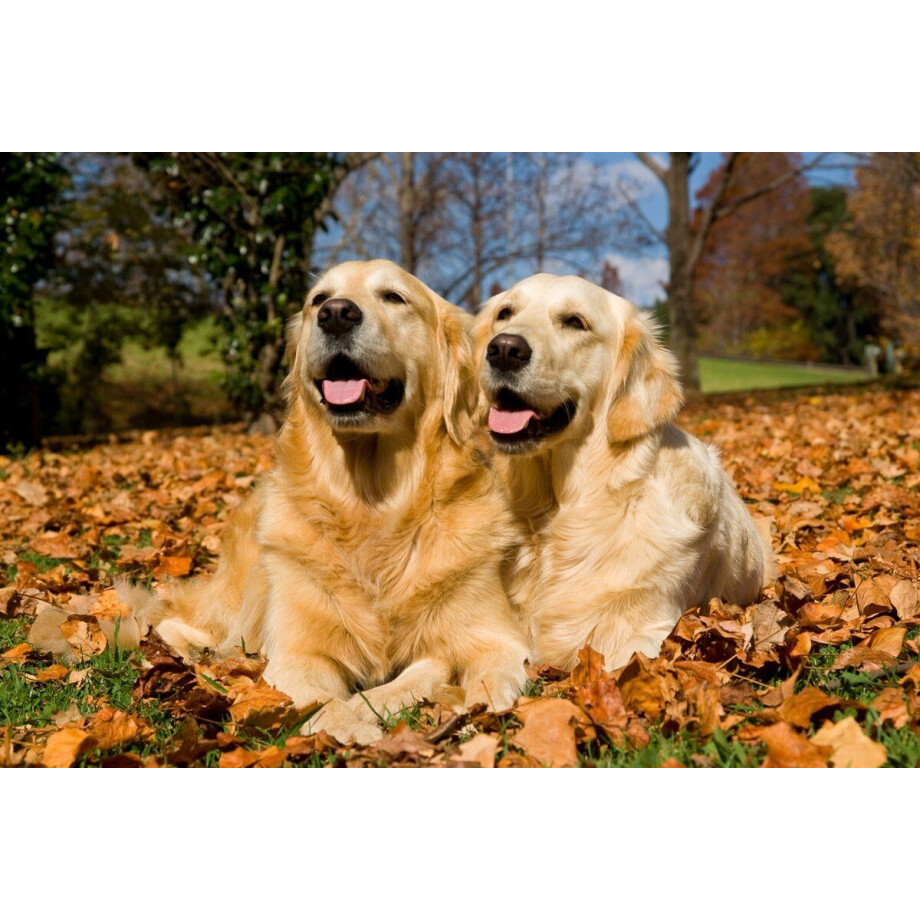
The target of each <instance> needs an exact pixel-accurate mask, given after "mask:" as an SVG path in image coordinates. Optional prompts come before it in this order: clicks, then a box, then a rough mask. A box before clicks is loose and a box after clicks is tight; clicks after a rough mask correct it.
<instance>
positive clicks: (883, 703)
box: [871, 665, 917, 728]
mask: <svg viewBox="0 0 920 920" xmlns="http://www.w3.org/2000/svg"><path fill="white" fill-rule="evenodd" d="M914 667H917V666H916V665H914ZM871 706H872V708H873V709H874V710H875V711H876V712H877V713H878V719H879V724H884V723H885V722H891V724H892V727H894V728H904V726H905V725H907V724H908V722H910V711H909V710H908V708H907V701H906V700H905V699H904V691H903V690H902V689H901V688H900V687H886V688H885V689H884V690H882V692H881V693H879V694H878V695H877V696H876V697H875V699H874V700H872V703H871Z"/></svg>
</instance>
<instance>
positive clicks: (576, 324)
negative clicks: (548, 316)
mask: <svg viewBox="0 0 920 920" xmlns="http://www.w3.org/2000/svg"><path fill="white" fill-rule="evenodd" d="M562 325H563V326H565V328H566V329H581V330H582V331H584V330H586V329H587V328H588V324H587V323H586V322H585V321H584V320H583V319H582V318H581V317H580V316H577V315H576V314H575V313H571V314H570V315H569V316H563V317H562Z"/></svg>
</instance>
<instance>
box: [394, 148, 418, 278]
mask: <svg viewBox="0 0 920 920" xmlns="http://www.w3.org/2000/svg"><path fill="white" fill-rule="evenodd" d="M398 201H399V261H400V263H401V264H402V267H403V268H404V269H405V270H406V271H407V272H409V273H411V274H415V263H416V253H415V154H414V153H403V154H402V171H401V172H400V175H399V190H398Z"/></svg>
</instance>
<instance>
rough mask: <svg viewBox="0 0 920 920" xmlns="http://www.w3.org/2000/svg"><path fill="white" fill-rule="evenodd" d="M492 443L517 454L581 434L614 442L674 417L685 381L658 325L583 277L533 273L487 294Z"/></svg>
mask: <svg viewBox="0 0 920 920" xmlns="http://www.w3.org/2000/svg"><path fill="white" fill-rule="evenodd" d="M473 340H474V348H475V353H476V360H477V365H478V366H479V368H480V385H481V388H482V393H483V396H484V399H485V403H486V406H483V409H484V411H485V410H487V411H488V416H487V420H486V421H487V424H488V428H489V433H490V435H491V438H492V441H493V442H494V443H495V445H496V446H497V447H498V449H499V450H501V451H503V452H505V453H509V454H527V453H536V452H539V451H541V450H545V449H549V448H552V447H553V446H555V445H557V444H560V443H562V442H563V441H566V440H570V439H575V438H583V437H585V436H586V434H587V433H589V432H590V431H591V430H593V429H594V427H595V425H596V423H597V422H598V421H599V420H603V424H604V426H605V429H606V437H607V438H608V439H609V441H611V442H613V443H617V442H624V441H631V440H634V439H636V438H639V437H641V436H642V435H644V434H646V433H648V432H650V431H651V430H653V429H654V428H656V427H658V426H660V425H663V424H665V423H666V422H669V421H671V420H672V419H673V418H674V417H675V416H676V415H677V413H678V411H679V410H680V406H681V398H682V397H681V388H680V384H679V383H678V378H677V368H676V363H675V361H674V358H673V356H672V355H671V354H670V353H669V352H667V351H666V350H665V349H664V348H662V347H661V345H659V344H658V341H657V338H656V330H655V328H654V325H653V323H652V322H651V321H650V320H649V319H647V318H646V317H645V316H643V315H642V314H640V313H639V311H638V310H637V309H636V308H635V307H634V306H633V305H632V304H631V303H629V302H628V301H626V300H623V298H621V297H617V296H615V295H614V294H611V293H609V292H608V291H605V290H604V289H603V288H601V287H598V286H597V285H596V284H592V283H591V282H589V281H585V280H584V279H583V278H576V277H571V276H569V277H560V276H557V275H534V276H533V277H531V278H527V279H525V280H524V281H521V282H520V283H518V284H516V285H515V286H514V287H513V288H511V290H509V291H506V292H504V293H502V294H498V295H496V296H495V297H493V298H492V299H491V300H489V301H488V302H487V303H486V304H485V306H484V307H483V309H482V311H481V312H480V314H479V316H478V317H477V319H476V322H475V325H474V331H473Z"/></svg>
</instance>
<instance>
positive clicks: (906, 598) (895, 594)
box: [890, 581, 920, 620]
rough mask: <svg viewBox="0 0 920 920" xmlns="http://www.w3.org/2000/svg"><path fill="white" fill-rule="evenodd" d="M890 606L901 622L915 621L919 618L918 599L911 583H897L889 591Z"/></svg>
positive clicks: (919, 604)
mask: <svg viewBox="0 0 920 920" xmlns="http://www.w3.org/2000/svg"><path fill="white" fill-rule="evenodd" d="M890 599H891V604H892V606H893V607H894V609H895V610H896V611H897V614H898V618H899V619H901V620H915V619H917V618H918V617H920V599H918V596H917V588H916V587H915V586H914V584H913V583H912V582H909V581H899V582H898V583H897V584H896V585H895V586H894V587H893V588H892V589H891V595H890Z"/></svg>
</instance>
